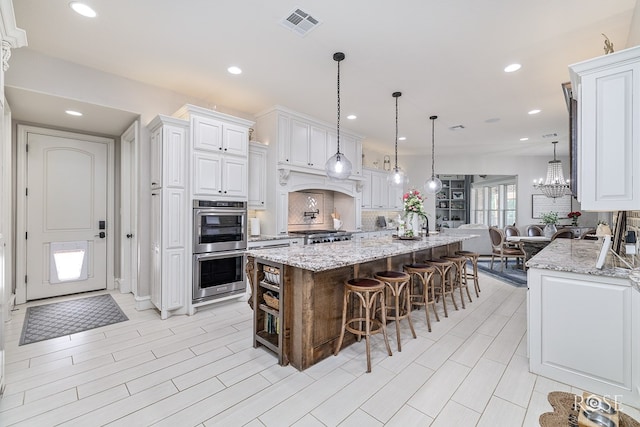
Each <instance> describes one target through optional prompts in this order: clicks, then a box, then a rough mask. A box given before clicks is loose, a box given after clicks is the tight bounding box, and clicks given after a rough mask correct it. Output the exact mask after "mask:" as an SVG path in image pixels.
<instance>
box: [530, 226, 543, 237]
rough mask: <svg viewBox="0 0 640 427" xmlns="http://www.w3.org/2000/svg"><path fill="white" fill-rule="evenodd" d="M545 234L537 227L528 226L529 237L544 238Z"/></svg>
mask: <svg viewBox="0 0 640 427" xmlns="http://www.w3.org/2000/svg"><path fill="white" fill-rule="evenodd" d="M543 234H544V233H543V232H542V228H540V227H538V226H537V225H529V226H527V236H530V237H534V236H542V235H543Z"/></svg>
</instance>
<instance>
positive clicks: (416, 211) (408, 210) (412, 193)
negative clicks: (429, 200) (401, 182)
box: [402, 189, 427, 222]
mask: <svg viewBox="0 0 640 427" xmlns="http://www.w3.org/2000/svg"><path fill="white" fill-rule="evenodd" d="M402 200H403V201H404V212H405V215H406V217H407V222H411V220H412V219H413V216H414V215H417V216H418V219H420V218H425V219H426V218H427V212H426V211H425V210H424V204H423V203H422V202H423V201H424V199H423V198H422V195H421V194H420V192H419V191H418V190H415V189H413V190H409V192H407V193H405V194H404V196H403V197H402Z"/></svg>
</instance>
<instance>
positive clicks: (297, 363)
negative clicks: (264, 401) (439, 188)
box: [247, 235, 475, 370]
mask: <svg viewBox="0 0 640 427" xmlns="http://www.w3.org/2000/svg"><path fill="white" fill-rule="evenodd" d="M473 237H475V236H442V235H431V236H427V237H423V238H420V239H416V240H397V239H393V238H391V237H387V238H380V239H369V240H357V241H345V242H335V243H323V244H316V245H306V246H300V247H288V248H278V249H260V250H249V251H248V252H247V272H248V274H249V276H250V281H251V282H252V287H253V295H252V298H253V307H254V325H253V326H254V346H258V345H264V346H266V347H268V348H270V349H271V350H273V351H274V352H275V353H276V354H277V355H278V357H279V361H280V363H281V364H283V365H284V364H287V363H290V364H291V365H293V366H294V367H296V368H297V369H300V370H303V369H306V368H308V367H310V366H312V365H313V364H315V363H317V362H318V361H320V360H322V359H324V358H326V357H327V356H329V355H331V354H332V353H333V350H334V348H335V343H336V341H337V339H338V337H339V335H340V329H341V316H342V298H343V295H342V292H343V283H344V281H345V280H348V279H350V278H353V277H373V274H374V273H375V272H378V271H384V270H390V269H391V270H398V271H402V267H403V265H405V264H409V263H412V262H421V261H424V260H427V259H433V258H439V257H441V256H444V255H449V254H451V255H452V254H454V253H455V251H456V250H459V249H460V242H462V241H463V240H466V239H469V238H473ZM265 294H267V295H266V296H265ZM274 300H275V303H274ZM268 301H269V303H268ZM353 342H354V337H353V336H351V335H350V334H348V336H346V337H345V342H344V344H343V346H346V345H348V344H351V343H353Z"/></svg>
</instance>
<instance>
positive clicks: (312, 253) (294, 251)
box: [247, 235, 477, 272]
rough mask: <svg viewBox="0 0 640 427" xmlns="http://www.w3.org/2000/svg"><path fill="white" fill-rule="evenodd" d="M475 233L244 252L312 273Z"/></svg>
mask: <svg viewBox="0 0 640 427" xmlns="http://www.w3.org/2000/svg"><path fill="white" fill-rule="evenodd" d="M475 237H477V236H475V235H465V236H442V235H437V236H429V237H423V238H421V239H416V240H398V239H393V238H392V237H390V236H388V237H382V238H378V239H365V240H355V241H354V240H350V241H343V242H333V243H321V244H315V245H305V246H290V247H286V248H279V249H278V250H277V251H273V250H269V249H249V250H247V255H248V256H252V257H255V258H259V259H263V260H266V261H271V262H276V263H280V264H285V265H289V266H291V267H297V268H301V269H304V270H310V271H313V272H320V271H325V270H332V269H336V268H341V267H346V266H351V265H356V264H362V263H365V262H369V261H375V260H378V259H384V258H387V257H391V256H396V255H402V254H407V253H411V252H416V251H419V250H424V249H430V248H434V247H438V246H445V245H448V244H451V243H458V242H462V241H464V240H468V239H472V238H475Z"/></svg>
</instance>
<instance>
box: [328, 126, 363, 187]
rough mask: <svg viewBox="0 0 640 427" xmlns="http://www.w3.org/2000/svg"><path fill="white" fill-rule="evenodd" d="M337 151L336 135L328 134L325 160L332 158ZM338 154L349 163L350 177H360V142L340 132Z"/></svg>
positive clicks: (333, 133)
mask: <svg viewBox="0 0 640 427" xmlns="http://www.w3.org/2000/svg"><path fill="white" fill-rule="evenodd" d="M337 149H338V141H337V137H336V133H335V131H334V132H331V133H329V144H328V151H327V158H329V157H331V156H333V155H334V154H335V153H336V150H337ZM340 152H341V153H343V154H344V155H345V156H347V159H349V161H350V162H351V168H352V169H351V176H362V142H361V141H360V140H358V139H356V138H353V137H352V136H350V135H347V134H343V133H342V132H340Z"/></svg>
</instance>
